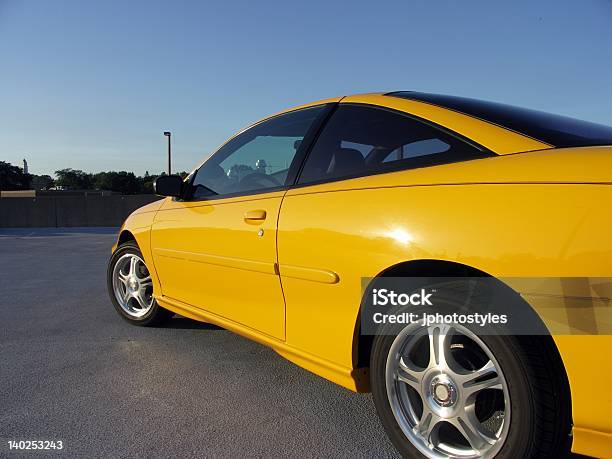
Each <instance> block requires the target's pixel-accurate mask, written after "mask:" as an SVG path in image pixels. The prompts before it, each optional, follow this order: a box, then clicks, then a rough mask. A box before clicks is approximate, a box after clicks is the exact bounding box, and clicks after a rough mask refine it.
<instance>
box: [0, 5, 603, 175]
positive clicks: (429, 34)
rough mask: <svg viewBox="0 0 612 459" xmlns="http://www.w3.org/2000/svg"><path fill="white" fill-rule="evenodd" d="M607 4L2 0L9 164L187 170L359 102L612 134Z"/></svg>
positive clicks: (2, 123) (2, 101)
mask: <svg viewBox="0 0 612 459" xmlns="http://www.w3.org/2000/svg"><path fill="white" fill-rule="evenodd" d="M611 24H612V1H610V0H580V1H575V0H568V1H563V0H540V1H533V0H525V1H523V0H521V1H519V0H513V1H504V2H497V1H491V0H482V1H480V0H464V1H458V0H451V1H442V0H440V1H438V0H429V1H426V0H402V1H374V0H370V1H366V2H361V1H355V0H354V1H333V0H328V1H315V0H309V1H299V2H291V1H287V0H285V1H277V0H274V1H265V0H261V1H253V0H251V1H232V0H223V1H204V0H202V1H165V2H158V1H130V0H123V1H119V0H113V1H111V0H104V1H82V0H57V1H49V0H40V1H35V0H0V82H1V84H0V136H1V139H0V160H4V161H9V162H11V163H13V164H16V165H21V159H22V158H24V157H25V158H27V159H28V162H29V163H30V171H31V172H33V173H37V174H42V173H52V172H53V171H55V170H56V169H60V168H65V167H71V168H74V169H83V170H86V171H88V172H97V171H101V170H128V171H134V172H136V173H137V174H142V173H144V171H145V170H148V171H150V172H151V173H153V172H159V171H161V170H163V169H164V168H165V148H166V147H165V145H166V144H165V138H164V137H163V136H162V132H163V131H164V130H171V131H172V132H173V151H174V155H173V156H174V165H175V166H176V169H177V170H188V171H189V170H191V169H192V168H193V167H194V166H195V165H196V164H197V163H198V162H199V161H200V160H201V159H203V158H204V157H206V156H208V155H209V154H210V152H211V151H213V150H214V149H215V148H216V147H217V146H218V145H219V144H220V143H222V142H223V141H224V140H225V139H226V138H227V137H228V136H230V135H232V134H233V133H235V132H236V131H237V130H239V129H241V128H242V127H244V126H245V125H247V124H249V123H251V122H253V121H256V120H257V119H259V118H261V117H264V116H266V115H268V114H271V113H273V112H276V111H279V110H282V109H284V108H288V107H291V106H293V105H297V104H300V103H305V102H309V101H312V100H316V99H321V98H325V97H331V96H336V95H344V94H350V93H355V92H370V91H392V90H419V91H430V92H439V93H446V94H454V95H463V96H471V97H478V98H484V99H490V100H495V101H501V102H506V103H511V104H515V105H522V106H526V107H531V108H537V109H542V110H547V111H552V112H556V113H560V114H566V115H570V116H575V117H579V118H583V119H587V120H590V121H596V122H600V123H604V124H609V125H612V25H611Z"/></svg>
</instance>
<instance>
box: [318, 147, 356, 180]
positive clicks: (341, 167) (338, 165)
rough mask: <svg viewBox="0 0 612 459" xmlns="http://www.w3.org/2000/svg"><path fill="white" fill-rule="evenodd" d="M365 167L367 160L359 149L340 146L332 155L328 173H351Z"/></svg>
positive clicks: (336, 174) (333, 174)
mask: <svg viewBox="0 0 612 459" xmlns="http://www.w3.org/2000/svg"><path fill="white" fill-rule="evenodd" d="M364 168H365V160H364V159H363V155H362V154H361V152H360V151H359V150H355V149H354V148H339V149H338V150H336V152H335V153H334V154H333V156H332V159H331V161H330V163H329V167H328V168H327V174H328V175H331V176H340V175H351V174H355V173H358V172H361V171H362V170H363V169H364Z"/></svg>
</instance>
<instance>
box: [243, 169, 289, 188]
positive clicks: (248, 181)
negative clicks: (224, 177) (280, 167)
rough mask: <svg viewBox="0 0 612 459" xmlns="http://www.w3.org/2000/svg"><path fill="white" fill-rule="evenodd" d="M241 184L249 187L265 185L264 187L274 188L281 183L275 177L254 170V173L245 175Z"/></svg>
mask: <svg viewBox="0 0 612 459" xmlns="http://www.w3.org/2000/svg"><path fill="white" fill-rule="evenodd" d="M266 182H267V183H266ZM240 184H241V185H246V186H247V187H261V186H263V187H264V188H272V187H275V186H280V185H281V183H280V182H279V181H278V180H276V179H275V178H274V177H271V176H269V175H266V174H262V173H261V172H253V173H252V174H249V175H245V176H244V177H243V178H242V180H240Z"/></svg>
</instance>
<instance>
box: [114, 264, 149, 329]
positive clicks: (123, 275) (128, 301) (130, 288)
mask: <svg viewBox="0 0 612 459" xmlns="http://www.w3.org/2000/svg"><path fill="white" fill-rule="evenodd" d="M113 291H114V293H115V298H116V299H117V302H118V303H119V305H120V306H121V308H122V309H123V310H124V311H125V312H126V313H127V314H128V315H129V316H131V317H135V318H140V317H142V316H144V315H145V314H147V313H148V312H149V310H150V309H151V307H152V306H153V302H154V299H153V281H152V279H151V275H150V273H149V270H148V269H147V266H146V265H145V262H144V261H143V259H142V258H140V257H139V256H138V255H136V254H133V253H127V254H125V255H123V256H121V257H120V258H119V259H118V260H117V262H116V263H115V267H114V268H113Z"/></svg>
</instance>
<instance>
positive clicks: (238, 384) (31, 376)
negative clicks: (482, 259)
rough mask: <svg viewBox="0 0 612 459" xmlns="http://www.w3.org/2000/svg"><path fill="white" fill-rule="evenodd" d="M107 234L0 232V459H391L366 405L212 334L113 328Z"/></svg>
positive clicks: (193, 325)
mask: <svg viewBox="0 0 612 459" xmlns="http://www.w3.org/2000/svg"><path fill="white" fill-rule="evenodd" d="M115 231H116V229H113V228H76V229H57V228H52V229H23V230H21V229H17V230H13V229H0V457H18V456H23V457H44V456H45V455H48V454H51V455H53V454H54V455H58V456H64V457H109V456H112V457H245V456H246V457H334V458H337V457H351V458H353V457H397V456H398V454H397V452H396V451H395V449H394V448H393V446H392V445H391V443H390V442H389V440H388V439H387V437H386V435H385V432H384V430H383V428H382V426H381V424H380V422H379V420H378V418H377V415H376V411H375V409H374V405H373V403H372V398H371V396H370V395H369V394H354V393H352V392H349V391H347V390H346V389H343V388H341V387H339V386H337V385H335V384H333V383H331V382H328V381H326V380H324V379H321V378H319V377H317V376H315V375H313V374H311V373H309V372H307V371H306V370H303V369H301V368H298V367H297V366H295V365H293V364H292V363H290V362H288V361H286V360H284V359H283V358H282V357H280V356H278V355H276V354H275V353H274V352H273V351H272V350H270V349H268V348H266V347H263V346H261V345H259V344H256V343H253V342H251V341H248V340H246V339H244V338H242V337H239V336H237V335H235V334H233V333H231V332H228V331H226V330H223V329H220V328H217V327H214V326H212V325H208V324H202V323H198V322H194V321H191V320H189V319H185V318H181V317H175V318H173V319H172V320H171V322H170V324H169V325H167V326H164V327H163V328H142V327H135V326H131V325H129V324H128V323H126V322H125V321H123V320H122V319H121V318H120V317H119V316H118V315H117V313H116V312H115V311H114V309H113V307H112V305H111V303H110V300H109V298H108V295H107V292H106V281H105V274H106V262H107V260H108V257H109V255H110V247H111V245H112V243H113V241H114V237H115ZM9 440H55V441H59V440H61V441H62V443H63V449H62V450H61V451H55V452H52V451H45V452H41V451H29V452H18V451H15V450H10V449H9V447H8V441H9Z"/></svg>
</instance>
